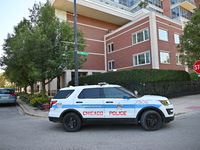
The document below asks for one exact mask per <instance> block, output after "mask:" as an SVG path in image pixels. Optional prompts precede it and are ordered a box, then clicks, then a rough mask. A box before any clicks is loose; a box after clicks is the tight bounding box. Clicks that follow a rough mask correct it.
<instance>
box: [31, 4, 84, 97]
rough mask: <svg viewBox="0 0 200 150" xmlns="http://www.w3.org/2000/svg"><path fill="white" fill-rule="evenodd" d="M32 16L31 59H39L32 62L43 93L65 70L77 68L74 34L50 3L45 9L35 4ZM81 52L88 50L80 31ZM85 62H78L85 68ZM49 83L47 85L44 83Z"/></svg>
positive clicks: (81, 60)
mask: <svg viewBox="0 0 200 150" xmlns="http://www.w3.org/2000/svg"><path fill="white" fill-rule="evenodd" d="M30 12H31V16H30V18H31V23H32V26H35V30H34V33H33V35H32V38H33V39H32V40H31V41H32V42H31V43H30V45H29V46H30V49H31V50H30V51H31V55H33V56H37V57H35V58H34V59H33V60H32V62H33V64H32V67H33V70H34V72H35V73H36V74H37V75H38V78H39V81H41V83H42V91H43V93H44V92H45V84H47V83H49V82H50V81H52V80H53V79H54V78H55V77H59V76H61V75H62V72H63V71H64V70H65V69H73V66H74V65H73V64H74V59H73V58H74V57H73V55H74V45H73V44H71V43H74V38H73V36H74V34H73V33H74V32H73V28H72V27H71V26H70V25H69V24H68V23H66V22H60V21H59V19H58V18H56V16H55V11H54V9H53V8H52V7H51V5H50V4H49V3H46V4H45V5H44V6H42V5H41V4H39V5H38V4H35V5H34V7H33V9H32V10H30ZM78 34H79V36H78V37H79V38H78V42H79V43H81V45H80V46H79V50H81V51H83V49H84V48H85V46H84V43H85V40H84V38H83V33H82V32H80V31H79V33H78ZM85 60H86V59H85V58H84V57H80V58H79V63H80V64H82V63H83V62H84V61H85ZM45 81H46V82H45Z"/></svg>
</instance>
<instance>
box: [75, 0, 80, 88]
mask: <svg viewBox="0 0 200 150" xmlns="http://www.w3.org/2000/svg"><path fill="white" fill-rule="evenodd" d="M76 20H77V14H76V0H74V69H75V86H78V85H79V82H78V52H77V51H78V44H77V24H76V22H77V21H76Z"/></svg>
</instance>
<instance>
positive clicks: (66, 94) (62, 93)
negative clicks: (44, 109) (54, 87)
mask: <svg viewBox="0 0 200 150" xmlns="http://www.w3.org/2000/svg"><path fill="white" fill-rule="evenodd" d="M73 92H74V90H61V91H59V92H58V93H57V94H56V95H55V96H54V99H64V98H68V97H69V96H70V95H71V94H72V93H73Z"/></svg>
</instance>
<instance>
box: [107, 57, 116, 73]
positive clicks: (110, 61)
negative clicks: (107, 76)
mask: <svg viewBox="0 0 200 150" xmlns="http://www.w3.org/2000/svg"><path fill="white" fill-rule="evenodd" d="M112 62H114V63H115V61H114V60H109V61H108V71H112V70H114V69H115V68H113V66H112V67H111V69H110V67H109V64H110V63H112Z"/></svg>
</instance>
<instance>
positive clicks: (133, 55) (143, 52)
mask: <svg viewBox="0 0 200 150" xmlns="http://www.w3.org/2000/svg"><path fill="white" fill-rule="evenodd" d="M146 53H149V63H146ZM142 54H145V63H144V64H139V62H137V63H138V64H137V65H136V64H135V56H139V55H142ZM149 64H151V52H150V51H145V52H142V53H137V54H134V55H133V66H144V65H149Z"/></svg>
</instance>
